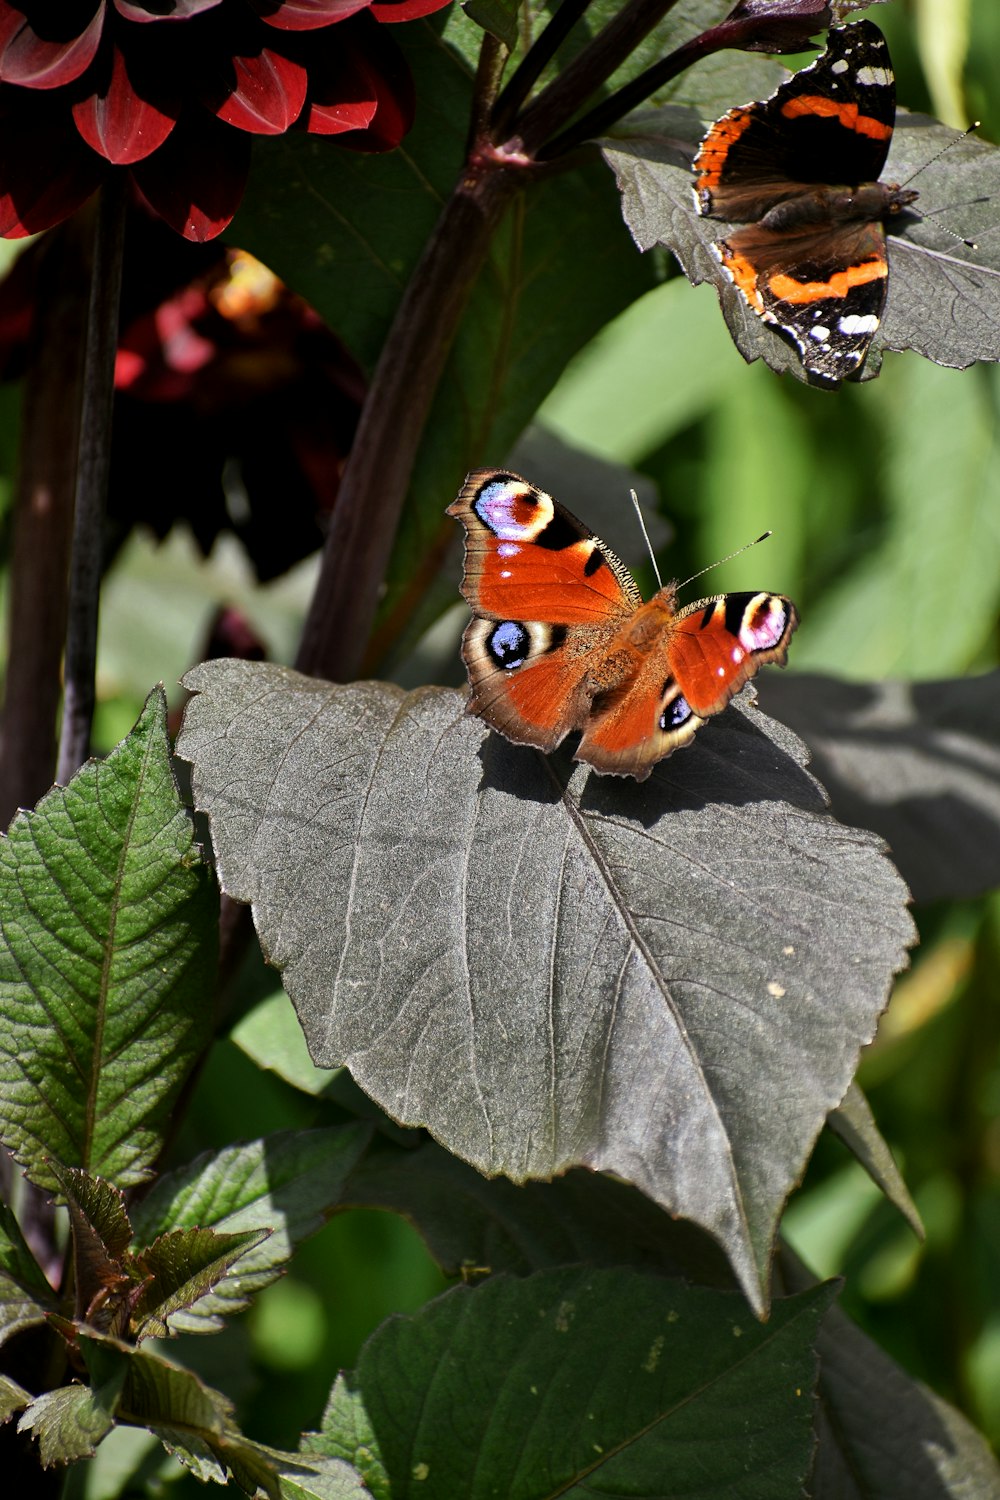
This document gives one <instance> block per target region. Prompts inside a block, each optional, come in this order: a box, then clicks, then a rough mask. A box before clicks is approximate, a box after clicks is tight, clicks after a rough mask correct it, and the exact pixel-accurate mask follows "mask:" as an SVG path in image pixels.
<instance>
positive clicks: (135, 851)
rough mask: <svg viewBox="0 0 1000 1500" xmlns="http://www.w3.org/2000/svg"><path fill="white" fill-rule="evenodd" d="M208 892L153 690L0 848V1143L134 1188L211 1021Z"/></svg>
mask: <svg viewBox="0 0 1000 1500" xmlns="http://www.w3.org/2000/svg"><path fill="white" fill-rule="evenodd" d="M216 934H217V896H216V893H215V888H214V885H213V882H212V878H211V874H210V872H209V870H208V869H207V867H206V866H205V865H204V864H203V863H202V862H201V859H200V857H199V853H198V850H197V848H196V846H195V843H194V839H193V836H192V829H191V820H190V817H189V815H188V813H187V810H186V809H185V808H184V807H183V805H182V803H181V801H180V798H179V797H178V794H177V788H176V786H175V785H174V780H173V776H172V773H171V769H170V758H169V747H168V744H167V737H166V709H165V703H164V699H163V694H162V691H160V692H157V693H154V694H152V695H151V696H150V698H149V701H148V702H147V704H146V707H145V709H144V711H143V714H142V717H141V718H140V720H139V722H138V724H137V725H136V727H135V729H134V730H133V731H132V733H131V734H130V735H129V736H128V738H127V739H125V740H123V741H122V743H121V744H120V745H119V746H118V747H117V748H116V749H115V750H114V751H112V753H111V754H110V755H109V756H108V758H107V760H105V761H103V762H101V763H97V762H93V761H91V762H88V763H87V765H85V766H84V767H83V768H82V770H80V771H79V772H78V773H77V774H76V776H74V777H73V780H72V781H71V782H70V784H69V786H68V787H66V788H65V790H64V789H63V788H61V787H55V788H53V790H52V791H51V792H48V793H47V794H46V796H45V797H43V798H42V800H41V802H40V803H39V805H38V807H37V809H36V810H35V811H34V812H21V813H18V815H17V816H16V817H15V819H14V821H13V823H12V824H11V828H10V833H9V836H8V837H7V838H5V839H3V840H2V842H0V1134H2V1138H3V1140H4V1143H5V1144H6V1145H7V1146H8V1147H9V1148H10V1149H11V1150H13V1152H14V1154H15V1155H16V1157H17V1159H18V1160H19V1161H21V1162H23V1163H24V1164H25V1165H26V1167H27V1169H28V1175H29V1176H30V1177H31V1178H32V1180H33V1181H35V1182H37V1183H39V1184H40V1185H42V1186H48V1187H54V1186H56V1180H55V1177H54V1175H53V1172H52V1170H51V1168H50V1167H49V1166H48V1164H47V1159H48V1158H49V1157H54V1158H56V1159H57V1160H58V1161H61V1162H62V1163H64V1165H66V1166H78V1167H83V1168H84V1169H86V1170H87V1171H88V1172H90V1173H93V1174H98V1173H99V1174H101V1175H102V1176H104V1177H106V1178H109V1179H111V1180H112V1181H114V1182H115V1183H116V1184H118V1186H120V1187H126V1186H128V1185H130V1184H132V1183H136V1182H140V1181H142V1179H143V1178H144V1177H145V1176H146V1175H147V1174H148V1171H149V1168H150V1165H151V1163H152V1161H153V1159H154V1157H155V1156H156V1153H157V1151H158V1150H159V1147H160V1143H161V1141H162V1131H163V1127H164V1125H165V1123H166V1120H167V1117H168V1114H169V1110H170V1106H171V1103H172V1101H173V1099H174V1097H175V1096H176V1093H177V1090H178V1088H179V1086H180V1083H181V1081H182V1079H183V1077H184V1075H185V1073H186V1072H187V1070H188V1068H189V1067H190V1066H191V1063H192V1061H193V1059H194V1058H195V1056H196V1055H197V1053H198V1051H199V1049H200V1048H201V1046H202V1045H203V1044H204V1042H205V1040H206V1038H207V1036H208V1033H209V1028H210V1025H211V996H212V993H213V989H214V983H215V954H216V943H217V936H216Z"/></svg>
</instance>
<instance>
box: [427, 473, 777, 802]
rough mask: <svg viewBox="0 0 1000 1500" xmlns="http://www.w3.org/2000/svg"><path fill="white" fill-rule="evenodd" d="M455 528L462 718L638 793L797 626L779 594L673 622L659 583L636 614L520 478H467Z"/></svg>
mask: <svg viewBox="0 0 1000 1500" xmlns="http://www.w3.org/2000/svg"><path fill="white" fill-rule="evenodd" d="M448 513H449V514H450V515H453V516H456V517H457V518H458V519H459V520H460V521H462V523H463V524H464V526H465V528H466V555H465V576H464V579H463V582H462V592H463V593H464V595H465V597H466V599H467V600H468V601H469V603H470V605H471V606H472V610H473V619H472V620H471V621H470V623H469V625H468V626H467V627H466V631H465V635H464V637H463V642H462V655H463V658H464V661H465V664H466V667H467V669H468V673H469V681H470V684H471V693H470V697H469V704H468V708H469V712H470V713H474V714H478V715H479V716H480V717H481V718H482V719H484V720H485V721H486V722H487V723H488V724H490V725H491V726H492V727H493V728H494V729H497V730H499V731H500V733H501V734H504V735H506V736H507V738H508V739H511V740H513V741H515V742H516V743H519V744H527V745H534V746H536V747H537V748H538V749H540V750H546V751H549V750H554V749H555V748H556V746H557V745H559V744H560V743H561V742H562V740H563V739H565V737H566V736H567V735H568V734H570V733H571V732H572V731H574V730H580V731H581V737H580V743H579V745H578V747H577V751H576V759H577V760H582V761H586V762H587V763H588V764H589V765H592V766H593V767H594V768H595V769H596V770H598V771H602V772H606V773H610V774H614V775H620V776H634V777H635V778H636V779H637V780H644V779H645V777H646V776H648V775H649V772H650V770H651V769H652V767H653V766H654V765H655V763H656V762H657V761H658V760H661V759H662V758H663V757H664V756H666V755H669V754H671V752H672V751H674V750H676V749H678V748H679V747H680V746H682V745H686V744H689V743H690V741H691V740H692V739H693V738H694V734H695V731H696V730H697V729H698V728H699V726H700V725H701V724H702V723H704V721H705V719H706V718H708V717H710V716H711V715H712V714H716V713H719V712H721V710H722V709H723V708H724V707H725V706H726V704H727V703H728V702H729V700H730V699H731V698H732V696H733V694H734V693H736V692H737V691H738V690H739V688H740V687H742V685H743V683H744V682H746V680H747V679H748V678H749V677H751V676H752V675H753V674H754V673H755V672H756V671H757V668H758V666H760V665H762V664H763V663H764V662H767V661H776V662H779V663H782V664H783V663H784V661H785V658H786V655H787V646H788V639H789V637H790V636H791V633H792V631H793V630H794V629H795V626H796V624H797V617H796V614H795V608H794V605H792V603H791V601H790V600H788V599H785V598H783V597H782V596H781V595H779V594H768V593H756V594H750V593H746V594H720V595H717V596H715V597H714V598H711V599H702V600H699V601H698V602H697V603H695V604H690V605H687V606H685V607H683V608H681V609H678V607H677V586H676V584H673V583H671V584H667V585H666V586H665V587H664V588H661V589H660V590H659V591H658V592H657V593H656V594H654V596H653V597H652V599H650V600H648V601H646V602H643V599H642V595H641V594H640V593H639V590H638V588H637V587H636V584H635V581H634V579H633V578H632V575H631V574H630V573H629V571H628V569H627V568H626V567H625V565H624V564H623V563H622V562H621V561H620V560H619V558H617V557H616V556H615V554H614V553H613V552H612V551H611V550H610V548H609V547H607V546H606V545H605V543H604V542H602V541H601V539H600V538H599V537H597V536H595V535H594V534H593V532H590V531H588V530H587V528H586V527H585V526H583V525H581V523H580V522H579V521H578V520H577V519H576V517H575V516H573V515H572V514H571V513H570V512H569V511H568V510H566V509H565V508H564V507H563V506H561V505H560V504H559V503H558V501H555V500H553V499H552V497H551V496H550V495H547V494H545V493H544V491H542V490H539V489H537V488H536V487H535V486H534V485H532V484H529V482H528V481H527V480H525V479H522V478H521V476H520V475H518V474H512V473H510V472H509V471H507V470H502V469H476V470H474V471H473V472H472V473H471V474H470V475H469V476H468V478H467V480H466V482H465V484H464V486H463V488H462V490H461V493H460V494H459V496H458V499H457V500H455V501H454V503H453V504H452V505H450V506H449V507H448Z"/></svg>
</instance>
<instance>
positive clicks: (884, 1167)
mask: <svg viewBox="0 0 1000 1500" xmlns="http://www.w3.org/2000/svg"><path fill="white" fill-rule="evenodd" d="M827 1124H828V1125H829V1127H830V1129H831V1130H832V1131H833V1133H834V1135H836V1136H839V1137H840V1139H841V1140H842V1141H843V1143H844V1145H845V1146H846V1147H847V1149H848V1150H849V1151H850V1152H852V1153H853V1155H854V1156H856V1157H857V1159H858V1161H859V1162H860V1163H861V1165H862V1166H863V1167H864V1169H865V1171H866V1172H867V1173H868V1176H869V1177H870V1178H871V1180H872V1182H874V1183H875V1184H876V1185H877V1186H878V1187H880V1188H881V1189H882V1191H883V1193H884V1194H885V1196H886V1197H887V1198H888V1199H889V1202H890V1203H892V1204H894V1205H895V1207H896V1208H898V1209H899V1212H900V1213H901V1214H902V1215H903V1218H904V1219H905V1220H906V1221H907V1223H908V1224H909V1226H910V1228H911V1229H912V1230H913V1232H914V1234H915V1235H916V1236H917V1237H918V1239H921V1240H922V1239H923V1238H924V1226H923V1224H922V1223H921V1221H920V1214H919V1213H918V1212H917V1205H916V1204H915V1203H914V1201H913V1199H912V1198H911V1197H910V1193H909V1189H908V1188H907V1186H906V1183H905V1182H904V1181H903V1175H902V1173H901V1172H900V1170H899V1168H898V1167H897V1165H896V1163H895V1161H894V1160H893V1155H892V1152H891V1151H890V1150H889V1147H888V1146H887V1144H886V1142H885V1140H884V1139H883V1137H882V1134H881V1132H880V1131H879V1128H878V1126H877V1125H876V1124H875V1116H874V1115H873V1114H872V1109H871V1105H870V1104H869V1103H868V1100H867V1099H866V1098H865V1096H864V1094H863V1093H862V1092H861V1090H860V1089H859V1088H858V1085H857V1084H856V1083H852V1084H851V1086H850V1088H849V1089H848V1090H847V1093H846V1094H845V1095H844V1097H843V1099H842V1100H841V1101H840V1103H839V1105H838V1106H837V1108H836V1109H835V1110H831V1112H830V1116H829V1118H828V1120H827Z"/></svg>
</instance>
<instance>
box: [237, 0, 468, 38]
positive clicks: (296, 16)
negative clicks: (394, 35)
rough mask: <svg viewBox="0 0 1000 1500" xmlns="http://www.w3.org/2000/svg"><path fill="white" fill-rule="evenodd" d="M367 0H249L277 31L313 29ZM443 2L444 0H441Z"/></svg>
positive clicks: (361, 6) (361, 7)
mask: <svg viewBox="0 0 1000 1500" xmlns="http://www.w3.org/2000/svg"><path fill="white" fill-rule="evenodd" d="M370 3H371V0H250V4H251V5H252V6H253V8H254V10H255V11H256V12H257V14H258V15H259V16H260V19H261V20H262V21H264V22H265V23H266V24H267V25H268V26H273V27H275V28H276V29H277V30H279V31H315V30H316V29H317V27H320V26H331V25H332V24H333V23H334V22H335V21H345V20H346V19H347V17H348V16H355V15H357V13H358V11H359V10H367V9H368V6H369V4H370ZM442 3H446V0H442Z"/></svg>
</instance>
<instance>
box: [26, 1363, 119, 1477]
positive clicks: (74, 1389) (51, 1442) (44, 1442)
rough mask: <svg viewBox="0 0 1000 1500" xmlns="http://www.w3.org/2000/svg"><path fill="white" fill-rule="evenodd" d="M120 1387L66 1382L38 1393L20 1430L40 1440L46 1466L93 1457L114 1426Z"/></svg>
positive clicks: (40, 1456) (40, 1452)
mask: <svg viewBox="0 0 1000 1500" xmlns="http://www.w3.org/2000/svg"><path fill="white" fill-rule="evenodd" d="M118 1387H120V1381H119V1382H118ZM118 1387H115V1388H112V1390H111V1391H108V1390H106V1389H101V1390H94V1389H92V1388H91V1387H90V1386H88V1385H64V1386H60V1387H59V1388H58V1390H54V1391H46V1392H44V1394H43V1395H41V1396H36V1397H35V1399H34V1400H33V1401H32V1402H31V1404H30V1405H29V1406H28V1407H26V1409H25V1411H24V1412H23V1414H22V1416H21V1418H20V1420H19V1422H18V1424H17V1430H18V1432H30V1433H31V1435H32V1437H34V1438H35V1439H36V1440H37V1442H38V1453H39V1458H40V1459H41V1463H42V1468H43V1469H47V1468H49V1467H50V1466H51V1465H52V1464H68V1463H72V1462H73V1461H74V1460H75V1459H78V1458H89V1457H90V1456H91V1455H92V1454H93V1453H94V1450H95V1449H96V1447H97V1445H98V1443H99V1442H100V1441H101V1439H102V1438H103V1437H105V1436H106V1435H107V1434H108V1433H109V1432H110V1431H111V1428H112V1427H113V1426H114V1412H113V1406H114V1400H115V1398H116V1397H117V1395H118Z"/></svg>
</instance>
